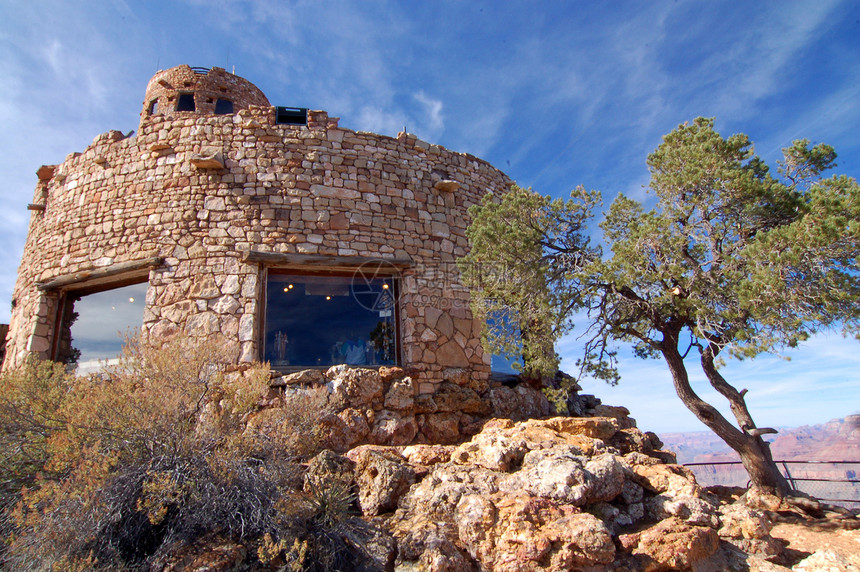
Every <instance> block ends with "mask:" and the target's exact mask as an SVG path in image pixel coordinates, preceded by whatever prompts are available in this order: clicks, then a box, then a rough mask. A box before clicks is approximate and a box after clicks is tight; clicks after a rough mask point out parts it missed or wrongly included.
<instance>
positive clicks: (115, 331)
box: [57, 282, 149, 375]
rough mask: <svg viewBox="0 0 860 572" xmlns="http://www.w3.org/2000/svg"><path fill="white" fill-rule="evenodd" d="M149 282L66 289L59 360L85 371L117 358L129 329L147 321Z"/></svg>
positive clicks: (82, 373) (138, 327)
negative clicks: (95, 289) (86, 290)
mask: <svg viewBox="0 0 860 572" xmlns="http://www.w3.org/2000/svg"><path fill="white" fill-rule="evenodd" d="M148 286H149V283H147V282H143V283H141V284H132V285H129V286H121V287H119V288H113V289H110V290H102V291H99V292H91V293H83V292H75V291H71V292H68V293H66V298H65V305H64V308H63V316H62V324H61V326H60V339H59V344H58V348H57V360H58V361H64V362H66V363H69V364H71V365H76V366H77V373H78V374H80V375H85V374H88V373H92V372H94V371H98V370H99V369H100V368H101V367H102V366H103V365H104V364H105V363H109V362H111V361H114V360H115V359H116V358H117V357H118V356H119V354H120V353H121V351H122V346H123V342H124V341H125V339H124V338H125V335H126V334H127V333H130V334H137V333H139V332H140V328H141V326H142V325H143V308H144V305H145V301H146V290H147V287H148Z"/></svg>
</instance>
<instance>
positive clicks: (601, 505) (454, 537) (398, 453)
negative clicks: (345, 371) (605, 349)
mask: <svg viewBox="0 0 860 572" xmlns="http://www.w3.org/2000/svg"><path fill="white" fill-rule="evenodd" d="M631 443H634V444H635V443H638V444H639V446H638V447H637V448H636V449H635V450H630V449H631ZM343 458H344V461H345V463H346V464H344V463H336V462H334V461H333V459H332V453H330V452H326V453H324V454H323V458H322V459H321V460H320V461H316V460H315V461H314V462H312V463H311V467H312V468H313V470H314V471H317V470H318V469H317V467H320V466H324V467H330V469H329V470H330V471H331V472H332V473H333V474H343V473H342V469H343V467H345V466H352V467H353V472H352V477H353V482H354V484H355V486H356V487H357V490H358V494H357V497H358V500H359V505H360V507H361V511H362V513H363V514H364V515H365V517H366V518H369V517H373V523H374V525H375V526H377V527H379V528H380V529H381V530H384V531H385V532H386V533H387V534H389V535H390V536H391V537H392V538H393V539H394V541H395V542H396V545H397V550H396V554H397V557H396V558H397V559H396V566H395V569H396V570H403V571H406V570H428V571H440V572H441V571H453V570H463V571H465V570H497V571H507V570H511V571H513V570H558V571H561V570H589V571H591V572H599V571H610V570H619V571H620V570H630V571H634V570H642V571H646V570H647V571H657V570H690V569H693V568H696V569H698V568H700V567H701V566H705V565H706V564H708V565H710V566H711V569H719V563H720V562H722V563H725V561H726V557H725V555H724V554H723V552H725V551H726V550H730V549H735V550H737V551H740V550H743V551H745V552H744V553H745V554H746V553H750V552H751V553H754V554H758V555H759V556H760V557H761V558H762V559H764V558H766V557H768V556H769V555H771V554H772V553H774V550H775V548H774V547H775V546H776V547H778V544H774V543H773V539H771V538H770V537H769V535H768V532H769V530H770V522H769V520H768V519H767V517H766V516H764V514H763V513H762V512H761V511H756V510H753V509H750V508H747V507H744V506H734V505H727V506H722V507H721V506H720V503H719V501H718V499H717V497H715V496H713V495H711V494H709V493H708V492H706V491H704V490H703V489H702V488H701V487H699V485H698V484H697V483H696V481H695V479H694V477H693V476H692V474H691V473H690V472H689V471H688V470H686V469H684V468H683V467H681V466H678V465H674V464H666V463H665V462H664V459H665V453H664V452H662V451H659V450H658V449H656V448H655V443H653V442H652V440H651V439H649V438H648V437H646V436H645V434H644V433H642V432H641V431H639V430H638V429H636V428H635V427H633V426H632V423H627V422H624V421H620V420H619V419H617V418H613V417H587V418H570V417H553V418H547V419H540V420H538V419H532V420H526V421H520V422H515V421H512V420H509V419H494V420H491V421H488V422H486V423H485V424H484V426H483V428H482V430H481V431H480V432H479V433H477V434H476V435H474V436H473V437H472V438H471V439H469V440H468V441H466V442H464V443H461V444H459V445H422V444H417V445H411V446H379V445H363V446H360V447H357V448H355V449H352V450H351V451H349V452H348V453H346V455H345V456H344V457H343ZM309 470H311V469H309ZM732 547H735V548H732ZM763 561H764V560H763ZM709 563H710V564H709ZM715 563H716V564H715ZM714 566H717V567H716V568H714ZM703 569H706V568H703Z"/></svg>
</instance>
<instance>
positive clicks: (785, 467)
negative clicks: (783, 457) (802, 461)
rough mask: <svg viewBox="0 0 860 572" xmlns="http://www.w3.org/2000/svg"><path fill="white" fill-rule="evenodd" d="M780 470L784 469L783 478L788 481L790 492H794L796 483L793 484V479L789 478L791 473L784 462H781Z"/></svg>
mask: <svg viewBox="0 0 860 572" xmlns="http://www.w3.org/2000/svg"><path fill="white" fill-rule="evenodd" d="M781 463H782V468H783V469H785V478H786V479H788V484H789V485H790V486H791V490H793V491H796V490H798V489H797V483H795V482H794V477H792V476H791V472H789V470H788V465H787V464H786V462H785V461H781Z"/></svg>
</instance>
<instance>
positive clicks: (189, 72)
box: [140, 64, 271, 126]
mask: <svg viewBox="0 0 860 572" xmlns="http://www.w3.org/2000/svg"><path fill="white" fill-rule="evenodd" d="M251 105H262V106H269V105H271V104H270V103H269V100H268V99H267V98H266V96H265V95H264V94H263V92H262V91H260V89H259V88H258V87H257V86H255V85H254V84H252V83H251V82H250V81H248V80H246V79H244V78H241V77H239V76H237V75H234V74H231V73H229V72H227V71H225V70H224V69H223V68H217V67H213V68H200V67H191V66H188V65H184V64H183V65H181V66H177V67H174V68H170V69H168V70H161V71H159V72H158V73H156V74H155V75H154V76H153V77H152V79H150V80H149V83H148V84H147V86H146V96H145V97H144V100H143V110H142V111H141V113H140V123H141V126H143V124H144V122H146V121H147V119H149V118H150V117H152V116H156V115H165V114H168V113H169V114H182V113H189V114H190V113H197V114H216V115H232V114H233V113H235V112H237V111H239V110H242V109H247V108H248V107H249V106H251Z"/></svg>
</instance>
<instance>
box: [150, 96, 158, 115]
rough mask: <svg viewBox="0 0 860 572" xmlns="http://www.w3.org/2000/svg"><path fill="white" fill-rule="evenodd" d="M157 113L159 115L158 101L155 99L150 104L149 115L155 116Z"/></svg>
mask: <svg viewBox="0 0 860 572" xmlns="http://www.w3.org/2000/svg"><path fill="white" fill-rule="evenodd" d="M156 113H158V100H157V99H153V100H152V101H150V102H149V114H150V115H155V114H156Z"/></svg>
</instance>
